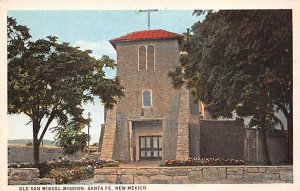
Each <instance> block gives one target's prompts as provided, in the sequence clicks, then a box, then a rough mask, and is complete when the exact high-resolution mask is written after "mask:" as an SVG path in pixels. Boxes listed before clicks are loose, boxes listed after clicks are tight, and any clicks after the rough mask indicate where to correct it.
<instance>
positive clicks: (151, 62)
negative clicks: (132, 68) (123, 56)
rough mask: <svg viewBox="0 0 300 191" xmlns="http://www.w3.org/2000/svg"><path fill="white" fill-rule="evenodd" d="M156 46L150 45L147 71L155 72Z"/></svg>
mask: <svg viewBox="0 0 300 191" xmlns="http://www.w3.org/2000/svg"><path fill="white" fill-rule="evenodd" d="M154 64H155V63H154V46H153V45H149V46H148V47H147V70H154V69H155V66H154Z"/></svg>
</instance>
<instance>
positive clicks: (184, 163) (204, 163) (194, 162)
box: [160, 157, 245, 166]
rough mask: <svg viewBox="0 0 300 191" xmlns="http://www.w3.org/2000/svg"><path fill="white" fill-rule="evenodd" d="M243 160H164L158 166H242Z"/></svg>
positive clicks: (204, 158) (209, 158)
mask: <svg viewBox="0 0 300 191" xmlns="http://www.w3.org/2000/svg"><path fill="white" fill-rule="evenodd" d="M244 164H245V162H244V161H243V160H236V159H223V158H211V157H203V158H188V159H175V160H166V161H165V162H164V163H163V164H161V165H160V166H224V165H230V166H232V165H244Z"/></svg>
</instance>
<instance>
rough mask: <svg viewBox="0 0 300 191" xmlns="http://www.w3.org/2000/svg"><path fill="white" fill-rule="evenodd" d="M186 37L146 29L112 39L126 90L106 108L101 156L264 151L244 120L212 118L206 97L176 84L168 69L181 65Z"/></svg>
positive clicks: (162, 156)
mask: <svg viewBox="0 0 300 191" xmlns="http://www.w3.org/2000/svg"><path fill="white" fill-rule="evenodd" d="M181 38H182V36H181V35H180V34H176V33H173V32H168V31H165V30H145V31H138V32H133V33H130V34H127V35H124V36H121V37H118V38H115V39H112V40H111V41H110V42H111V44H112V45H113V47H114V48H115V49H116V51H117V63H118V65H117V76H118V77H119V78H120V81H121V85H122V86H123V87H124V88H125V96H124V97H123V98H121V99H120V100H119V101H118V103H117V105H116V106H115V107H114V108H113V109H111V110H106V111H105V124H104V125H102V129H101V135H100V141H99V150H100V152H101V158H102V159H106V160H118V161H138V160H167V159H175V158H188V157H204V156H209V157H222V158H234V159H245V156H246V157H248V158H249V159H250V158H251V157H252V158H253V159H252V158H251V160H259V157H256V155H257V153H259V152H261V151H259V152H258V150H257V149H256V150H255V151H253V153H250V150H251V148H253V145H254V146H258V145H255V144H256V142H257V143H258V142H259V141H258V139H256V140H257V141H256V142H255V143H252V142H251V143H250V142H249V140H248V139H246V138H245V135H246V134H247V133H245V127H244V123H243V120H234V121H224V120H223V121H220V120H212V119H210V117H209V115H208V113H207V112H205V110H204V107H203V106H202V104H201V103H200V104H195V103H194V99H193V97H192V96H191V94H190V92H189V90H188V89H186V88H181V89H174V88H173V87H172V84H171V79H169V78H168V77H167V73H168V72H169V71H173V70H174V69H175V68H176V67H177V66H179V56H180V52H179V42H180V40H181ZM248 134H249V133H248ZM250 134H251V133H250ZM250 134H249V135H250ZM255 135H256V134H255V133H254V134H253V133H252V134H251V136H252V137H251V138H255ZM247 138H249V137H247ZM251 141H253V140H252V139H251ZM257 148H258V147H257ZM251 152H252V150H251ZM254 155H255V156H254ZM276 156H277V155H276ZM275 158H276V157H275ZM261 160H262V159H261ZM274 160H275V159H274ZM276 160H277V159H276ZM278 160H284V159H278Z"/></svg>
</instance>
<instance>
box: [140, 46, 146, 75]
mask: <svg viewBox="0 0 300 191" xmlns="http://www.w3.org/2000/svg"><path fill="white" fill-rule="evenodd" d="M138 64H139V65H138V70H146V46H140V47H139V63H138Z"/></svg>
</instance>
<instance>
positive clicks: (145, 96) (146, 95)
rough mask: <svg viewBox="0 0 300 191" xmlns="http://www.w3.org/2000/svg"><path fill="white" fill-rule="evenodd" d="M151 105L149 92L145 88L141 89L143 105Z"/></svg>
mask: <svg viewBox="0 0 300 191" xmlns="http://www.w3.org/2000/svg"><path fill="white" fill-rule="evenodd" d="M151 106H152V98H151V92H150V91H148V90H145V91H143V107H151Z"/></svg>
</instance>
